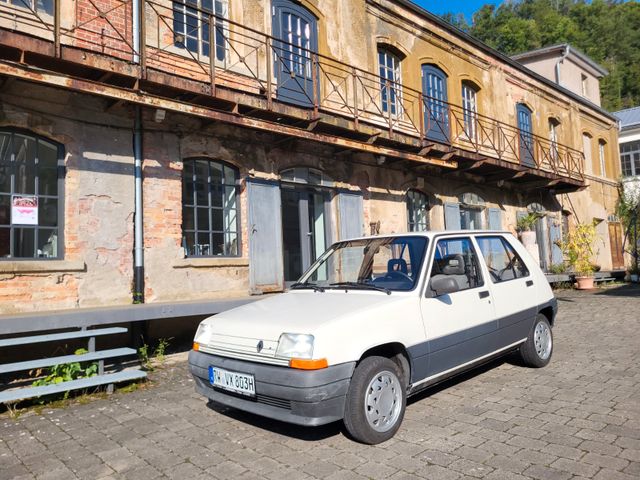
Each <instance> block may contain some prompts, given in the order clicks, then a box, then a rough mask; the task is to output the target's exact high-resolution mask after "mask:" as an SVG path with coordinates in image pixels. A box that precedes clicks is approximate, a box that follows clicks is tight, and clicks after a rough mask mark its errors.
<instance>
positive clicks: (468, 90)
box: [462, 82, 478, 139]
mask: <svg viewBox="0 0 640 480" xmlns="http://www.w3.org/2000/svg"><path fill="white" fill-rule="evenodd" d="M477 93H478V89H477V88H476V87H475V85H473V84H472V83H470V82H462V111H463V118H464V133H465V135H466V136H467V138H469V139H475V138H476V132H477V128H478V103H477V100H476V96H477Z"/></svg>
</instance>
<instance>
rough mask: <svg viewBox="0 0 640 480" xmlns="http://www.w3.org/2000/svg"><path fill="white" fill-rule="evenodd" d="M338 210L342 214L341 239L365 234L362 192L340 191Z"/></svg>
mask: <svg viewBox="0 0 640 480" xmlns="http://www.w3.org/2000/svg"><path fill="white" fill-rule="evenodd" d="M338 212H339V215H340V228H339V230H340V240H344V239H347V238H354V237H361V236H362V235H364V231H363V226H362V223H363V221H364V210H363V206H362V195H361V194H359V193H353V192H341V193H339V194H338Z"/></svg>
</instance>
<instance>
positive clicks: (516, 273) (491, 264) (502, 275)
mask: <svg viewBox="0 0 640 480" xmlns="http://www.w3.org/2000/svg"><path fill="white" fill-rule="evenodd" d="M476 241H477V242H478V246H479V247H480V251H481V252H482V256H483V257H484V261H485V263H486V264H487V268H488V269H489V275H490V276H491V281H492V282H493V283H500V282H506V281H508V280H514V279H516V278H522V277H528V276H529V270H528V269H527V267H526V265H525V264H524V262H523V261H522V258H520V256H519V255H518V254H517V253H516V251H515V250H514V249H513V247H512V246H511V245H510V244H509V243H508V242H507V241H506V240H505V239H504V238H502V237H497V236H496V237H476Z"/></svg>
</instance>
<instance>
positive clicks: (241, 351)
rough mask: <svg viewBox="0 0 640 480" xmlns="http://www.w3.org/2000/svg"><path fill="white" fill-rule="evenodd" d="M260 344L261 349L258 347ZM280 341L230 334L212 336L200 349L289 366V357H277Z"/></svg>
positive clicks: (213, 353) (220, 354)
mask: <svg viewBox="0 0 640 480" xmlns="http://www.w3.org/2000/svg"><path fill="white" fill-rule="evenodd" d="M258 344H260V347H261V348H260V349H258ZM277 348H278V342H277V341H273V340H262V339H258V338H248V337H234V336H229V335H217V334H214V335H212V336H211V338H210V339H209V341H208V342H207V343H206V344H200V351H202V352H205V353H210V354H212V355H219V356H221V357H227V358H234V359H237V360H248V361H250V362H260V363H268V364H270V365H280V366H288V365H289V359H288V358H281V357H276V350H277Z"/></svg>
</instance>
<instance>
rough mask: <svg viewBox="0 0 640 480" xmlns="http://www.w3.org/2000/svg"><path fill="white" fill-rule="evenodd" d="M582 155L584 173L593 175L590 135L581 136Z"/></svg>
mask: <svg viewBox="0 0 640 480" xmlns="http://www.w3.org/2000/svg"><path fill="white" fill-rule="evenodd" d="M582 153H583V154H584V171H585V173H593V156H592V152H591V135H589V134H588V133H583V134H582Z"/></svg>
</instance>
